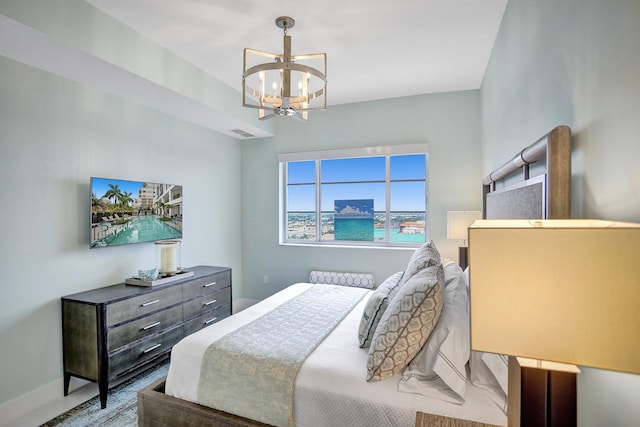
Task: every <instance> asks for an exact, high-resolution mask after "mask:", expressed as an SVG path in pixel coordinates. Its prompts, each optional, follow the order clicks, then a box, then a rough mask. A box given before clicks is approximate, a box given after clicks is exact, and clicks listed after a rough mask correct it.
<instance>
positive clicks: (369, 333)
mask: <svg viewBox="0 0 640 427" xmlns="http://www.w3.org/2000/svg"><path fill="white" fill-rule="evenodd" d="M400 278H402V271H399V272H397V273H395V274H392V275H391V276H389V277H388V278H387V280H385V281H384V282H382V283H381V284H380V286H378V288H377V289H376V291H375V292H374V293H373V294H372V295H371V297H369V300H368V301H367V305H366V306H365V307H364V311H363V312H362V317H361V318H360V326H359V327H358V341H359V342H360V348H365V347H369V345H370V344H371V338H372V337H373V333H374V332H375V330H376V327H377V326H378V322H380V318H381V317H382V314H383V313H384V312H385V310H386V309H387V307H388V306H389V301H391V299H393V297H394V296H395V295H396V294H397V293H398V288H399V282H400Z"/></svg>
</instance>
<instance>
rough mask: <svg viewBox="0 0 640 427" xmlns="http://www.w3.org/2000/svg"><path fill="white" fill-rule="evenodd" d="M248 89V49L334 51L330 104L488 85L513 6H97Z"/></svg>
mask: <svg viewBox="0 0 640 427" xmlns="http://www.w3.org/2000/svg"><path fill="white" fill-rule="evenodd" d="M87 2H88V3H90V4H92V5H94V6H96V7H97V8H99V9H100V10H102V11H103V12H105V13H106V14H108V15H111V16H113V17H114V18H116V19H117V20H119V21H121V22H123V23H124V24H126V25H127V26H129V27H131V28H132V29H134V30H136V31H137V32H139V33H141V34H143V35H145V36H146V37H148V38H149V39H151V40H153V41H155V42H156V43H158V44H159V45H161V46H163V47H165V48H166V49H168V50H170V51H172V52H173V53H175V54H176V55H178V56H180V57H181V58H183V59H185V60H187V61H188V62H190V63H192V64H194V65H196V66H197V67H199V68H201V69H202V70H204V71H205V72H207V73H209V74H210V75H212V76H214V77H216V78H217V79H218V80H220V81H222V82H224V83H226V84H228V85H229V86H231V87H233V88H235V89H237V90H238V91H240V90H241V83H242V52H243V49H244V48H245V47H251V48H254V49H259V50H263V51H267V52H272V53H281V52H282V30H281V29H280V28H277V27H276V25H275V18H277V17H278V16H282V15H286V16H291V17H292V18H294V19H295V20H296V24H295V27H294V28H292V29H290V30H289V31H288V34H289V35H291V37H292V53H293V54H294V55H295V54H303V53H321V52H324V53H326V54H327V86H328V87H327V93H328V95H327V103H328V104H329V105H337V104H346V103H352V102H361V101H371V100H379V99H386V98H395V97H400V96H408V95H416V94H425V93H437V92H448V91H457V90H469V89H478V88H479V87H480V85H481V83H482V79H483V76H484V72H485V68H486V66H487V61H488V58H489V55H490V54H491V49H492V46H493V43H494V40H495V37H496V34H497V32H498V27H499V25H500V21H501V19H502V15H503V13H504V9H505V7H506V4H507V0H404V1H397V2H390V1H382V0H322V1H315V2H311V1H306V0H181V1H175V0H174V1H172V0H87Z"/></svg>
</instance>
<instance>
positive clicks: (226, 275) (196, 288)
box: [182, 270, 231, 301]
mask: <svg viewBox="0 0 640 427" xmlns="http://www.w3.org/2000/svg"><path fill="white" fill-rule="evenodd" d="M230 285H231V271H230V270H228V271H222V272H220V273H216V274H212V275H210V276H205V277H201V278H199V279H195V280H192V281H190V282H187V283H183V284H182V294H183V298H184V300H185V301H186V300H189V299H192V298H195V297H197V296H201V295H206V294H210V293H212V292H216V291H219V290H220V289H222V288H225V287H227V286H230Z"/></svg>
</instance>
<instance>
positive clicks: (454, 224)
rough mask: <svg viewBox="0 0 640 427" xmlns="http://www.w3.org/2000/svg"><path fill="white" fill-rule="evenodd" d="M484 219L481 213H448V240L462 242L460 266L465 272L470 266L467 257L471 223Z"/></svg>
mask: <svg viewBox="0 0 640 427" xmlns="http://www.w3.org/2000/svg"><path fill="white" fill-rule="evenodd" d="M481 218H482V212H480V211H449V212H447V239H451V240H462V241H463V242H462V243H463V244H462V246H459V247H458V265H460V267H461V268H462V269H463V270H464V269H465V268H467V265H468V257H467V239H468V238H469V237H468V235H467V229H468V228H469V226H470V225H471V223H472V222H473V221H475V220H477V219H481Z"/></svg>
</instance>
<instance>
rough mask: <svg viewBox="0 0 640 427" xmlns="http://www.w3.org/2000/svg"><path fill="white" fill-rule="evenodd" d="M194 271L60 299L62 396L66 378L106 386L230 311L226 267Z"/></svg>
mask: <svg viewBox="0 0 640 427" xmlns="http://www.w3.org/2000/svg"><path fill="white" fill-rule="evenodd" d="M187 270H190V271H193V272H194V275H193V276H190V277H187V278H184V279H180V280H176V281H174V282H170V283H166V284H162V285H158V286H153V287H143V286H133V285H126V284H124V283H120V284H117V285H113V286H107V287H104V288H99V289H94V290H91V291H86V292H81V293H77V294H73V295H67V296H64V297H62V340H63V363H64V395H65V396H66V395H67V394H68V393H69V382H70V380H71V376H75V377H78V378H83V379H85V380H90V381H95V382H97V383H98V389H99V391H100V404H101V406H102V408H105V407H106V406H107V391H108V389H109V385H110V383H111V382H113V381H114V380H117V379H119V378H121V377H123V376H125V375H127V374H129V373H131V372H133V371H135V370H137V369H140V368H144V367H150V366H153V365H155V364H157V363H158V362H160V361H163V360H164V359H166V357H168V356H169V352H170V351H171V348H172V347H173V345H174V344H176V343H177V342H178V341H179V340H181V339H182V338H183V337H185V336H187V335H189V334H191V333H193V332H196V331H198V330H200V329H202V328H203V327H205V326H207V325H210V324H213V323H215V322H217V321H219V320H222V319H224V318H225V317H227V316H230V315H231V312H232V311H231V269H230V268H227V267H210V266H197V267H191V268H187Z"/></svg>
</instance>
